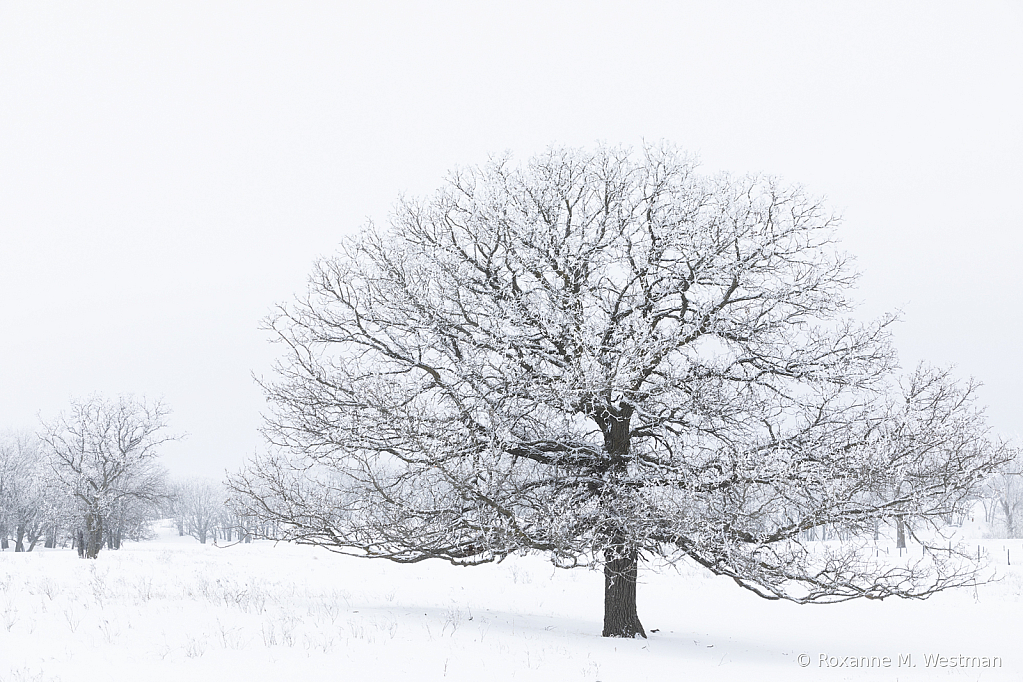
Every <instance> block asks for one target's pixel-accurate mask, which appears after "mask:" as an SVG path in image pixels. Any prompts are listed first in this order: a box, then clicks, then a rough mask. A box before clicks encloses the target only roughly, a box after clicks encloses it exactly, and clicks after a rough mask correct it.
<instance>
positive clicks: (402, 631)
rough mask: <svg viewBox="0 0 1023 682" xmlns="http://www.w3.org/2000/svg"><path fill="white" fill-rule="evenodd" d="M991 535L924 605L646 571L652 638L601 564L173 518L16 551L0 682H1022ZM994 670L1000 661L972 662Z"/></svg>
mask: <svg viewBox="0 0 1023 682" xmlns="http://www.w3.org/2000/svg"><path fill="white" fill-rule="evenodd" d="M975 543H976V544H978V545H980V546H982V547H984V548H986V549H987V551H989V552H990V554H991V556H992V557H993V559H994V564H995V566H996V568H997V569H998V571H999V573H1000V574H1001V575H1003V576H1004V579H1003V580H1001V581H1000V582H998V583H995V584H990V585H985V586H982V587H981V588H978V589H976V590H961V591H957V592H952V593H946V594H941V595H938V596H936V597H933V598H931V599H929V600H926V601H912V602H909V601H899V600H886V601H884V602H866V601H858V602H849V603H844V604H837V605H831V606H798V605H795V604H790V603H779V602H768V601H765V600H763V599H760V598H759V597H756V596H755V595H752V594H750V593H748V592H746V591H744V590H742V589H740V588H738V587H736V586H735V585H734V584H733V583H731V582H730V581H729V580H727V579H722V578H717V577H714V576H711V575H710V574H708V573H707V572H706V571H703V570H702V569H697V568H695V567H689V566H680V567H664V568H661V569H659V570H657V569H655V568H652V567H650V566H649V565H647V566H644V567H641V576H640V580H641V583H642V584H641V585H640V587H639V609H640V618H641V619H642V621H643V624H644V626H645V627H646V628H647V631H648V632H649V633H650V639H648V640H641V639H637V640H615V639H603V638H601V637H600V636H599V635H600V629H601V617H602V602H601V599H602V592H601V590H602V576H601V574H600V573H598V572H595V571H588V570H574V571H565V570H557V569H554V568H553V567H551V566H550V565H549V564H547V563H545V562H544V560H543V559H542V558H540V557H525V558H512V559H509V560H507V561H505V562H504V563H502V564H500V565H490V566H480V567H475V568H456V567H453V566H450V565H447V564H444V563H441V562H425V563H421V564H416V565H411V566H401V565H396V564H390V563H387V562H383V561H366V560H358V559H352V558H348V557H341V556H338V555H334V554H331V553H329V552H327V551H325V550H322V549H317V548H310V547H298V546H293V545H285V544H280V545H274V544H271V543H254V544H251V545H236V546H233V547H227V548H217V547H213V546H209V545H205V546H204V545H200V544H198V543H197V542H196V541H194V540H192V539H190V538H177V537H175V535H174V533H173V532H172V529H170V528H168V527H166V526H164V527H162V528H161V533H160V535H159V536H158V537H157V539H156V540H154V541H151V542H143V543H128V544H127V545H126V546H125V547H124V548H123V549H121V550H120V551H103V552H101V554H100V557H99V559H98V560H96V561H82V560H79V559H78V558H77V556H76V555H75V554H74V552H72V551H70V550H52V551H47V550H38V549H37V550H36V551H34V552H31V553H23V554H15V553H13V552H11V551H7V552H3V553H2V554H0V680H4V681H7V680H11V681H16V680H17V681H21V680H63V681H64V682H83V681H89V680H104V681H120V680H125V681H127V680H147V681H148V680H173V681H174V682H180V681H181V680H215V681H217V682H229V681H231V680H240V681H241V680H244V681H245V682H255V681H257V680H273V681H274V682H281V681H282V680H303V682H315V681H318V680H331V681H336V680H364V679H365V680H369V679H373V680H406V679H415V680H444V679H450V680H473V681H487V682H489V681H491V680H558V681H559V682H562V681H564V680H603V681H605V682H611V681H618V680H697V679H698V680H757V681H758V682H760V681H762V680H795V681H797V682H799V681H804V680H805V681H806V682H810V681H815V680H1021V679H1023V647H1021V646H1020V641H1021V634H1023V617H1021V616H1023V571H1020V570H1019V569H1017V568H1016V567H1015V566H1007V565H1006V553H1005V550H1006V549H1008V551H1009V552H1010V554H1009V557H1010V558H1011V559H1012V560H1014V561H1015V560H1016V557H1018V561H1019V563H1020V564H1023V543H1021V542H1020V541H1019V540H1014V541H1002V540H988V541H975ZM937 656H942V657H944V659H938V658H936V657H937ZM960 656H962V657H963V658H959V657H960ZM985 659H986V661H985ZM996 659H997V660H996ZM984 662H987V663H990V664H994V665H998V666H1000V667H990V668H978V667H966V668H962V667H958V666H959V665H960V664H963V665H970V664H971V663H972V664H974V665H976V664H978V663H980V664H983V663H984ZM842 663H844V665H840V664H842ZM942 663H943V664H944V665H941V664H942ZM853 664H865V665H866V666H867V667H851V666H852V665H853ZM886 664H887V665H886ZM953 664H955V665H956V666H957V667H951V666H952V665H953Z"/></svg>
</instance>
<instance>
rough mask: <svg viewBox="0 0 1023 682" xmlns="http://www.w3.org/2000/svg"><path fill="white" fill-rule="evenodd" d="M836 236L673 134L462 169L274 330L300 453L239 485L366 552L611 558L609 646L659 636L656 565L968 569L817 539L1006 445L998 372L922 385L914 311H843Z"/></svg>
mask: <svg viewBox="0 0 1023 682" xmlns="http://www.w3.org/2000/svg"><path fill="white" fill-rule="evenodd" d="M836 226H837V221H836V219H835V217H834V216H833V215H832V214H831V213H830V212H829V211H828V210H827V209H826V208H825V207H824V205H823V204H822V203H821V202H820V201H819V200H818V199H816V198H814V197H811V196H808V195H807V194H806V193H804V191H802V190H801V189H800V188H798V187H793V186H788V185H785V184H782V183H780V182H778V181H776V180H775V179H773V178H770V177H761V176H743V177H732V176H727V175H718V176H705V175H701V174H699V173H697V172H696V169H695V164H694V163H693V162H692V160H691V159H690V158H689V157H687V156H686V155H684V154H683V153H681V152H679V151H677V150H675V149H674V148H671V147H668V146H651V147H647V148H645V149H643V150H641V151H640V152H639V153H632V152H629V151H628V150H620V149H614V148H600V149H597V150H596V151H592V152H590V151H584V150H575V149H561V148H555V149H551V150H549V151H548V152H547V153H545V154H543V155H540V156H538V157H536V158H534V159H532V160H531V161H529V162H528V163H526V164H524V165H521V166H519V165H515V164H513V163H512V162H511V161H510V160H509V159H508V158H504V157H502V158H496V159H492V160H491V161H490V162H489V163H487V164H486V165H484V166H482V167H474V168H468V169H465V170H462V171H458V172H456V173H454V174H452V175H451V176H450V177H449V179H448V181H447V182H446V184H445V185H444V187H443V188H441V189H440V190H439V191H437V192H436V193H435V194H434V195H432V196H430V197H428V198H426V199H423V200H413V199H402V200H400V201H399V202H398V203H397V204H396V206H395V208H394V212H393V215H392V216H391V217H390V219H389V221H388V224H387V225H386V226H384V227H377V226H374V225H369V226H368V227H367V228H366V229H364V230H363V231H362V232H361V233H359V234H358V235H357V236H355V237H353V238H350V239H348V240H346V241H345V242H344V244H343V246H342V247H341V251H340V253H339V254H338V255H336V256H334V257H331V258H325V259H322V260H321V261H320V262H319V263H318V264H317V265H316V268H315V270H314V272H313V274H312V277H311V280H310V284H309V289H308V292H307V293H306V294H305V295H304V296H302V297H300V298H299V299H297V300H296V301H294V302H293V303H289V304H285V305H281V306H279V307H278V308H277V310H276V312H275V313H274V314H273V315H272V316H271V317H270V318H269V319H268V327H269V328H270V329H272V330H273V331H274V332H275V333H276V334H277V338H278V340H279V341H280V342H281V343H283V344H284V348H285V350H286V352H285V355H284V358H283V359H282V360H281V361H280V362H279V364H278V366H277V370H276V371H277V374H276V377H275V378H273V379H271V380H269V381H266V382H264V386H265V389H266V391H267V395H268V397H269V399H270V401H271V404H272V409H273V412H272V414H271V415H270V416H269V418H268V424H267V427H266V433H267V435H268V437H269V439H270V440H271V441H272V443H274V444H275V445H276V446H279V448H278V449H276V450H275V451H274V454H272V455H268V456H266V457H261V458H257V459H255V460H253V461H252V462H251V463H250V465H249V466H248V467H247V469H246V470H244V471H242V472H241V473H239V474H238V475H236V476H234V477H233V478H232V480H231V481H230V484H231V486H232V487H233V488H234V490H235V491H236V493H238V494H237V495H236V498H235V503H236V504H237V505H238V506H239V508H240V509H241V511H242V512H243V513H245V514H247V515H249V516H253V517H256V518H258V519H260V520H261V521H263V522H272V523H274V524H276V527H277V528H278V529H279V532H280V533H281V534H283V536H284V537H287V538H290V539H293V540H296V541H298V542H305V543H312V544H318V545H323V546H326V547H329V548H331V549H333V550H336V551H339V552H344V553H350V554H356V555H359V556H367V557H378V558H385V559H390V560H393V561H398V562H415V561H420V560H423V559H429V558H441V559H446V560H448V561H451V562H453V563H456V564H479V563H483V562H489V561H495V560H500V559H502V558H504V557H506V556H508V555H509V554H511V553H515V552H531V551H533V552H544V553H547V554H549V556H550V557H551V558H552V559H553V561H554V562H555V563H556V564H558V565H560V566H575V565H581V564H590V565H594V564H596V565H602V567H603V571H604V576H605V595H604V600H605V601H604V604H605V610H604V631H603V634H604V635H605V636H624V637H631V636H635V635H637V634H639V635H644V636H645V633H644V630H643V627H642V625H641V624H640V620H639V617H638V615H637V610H636V576H637V567H638V564H639V561H640V559H641V558H643V557H646V556H650V555H660V556H663V557H665V558H667V559H669V560H676V559H680V558H682V557H689V558H690V559H692V560H694V561H696V562H698V563H699V564H702V565H703V566H705V567H707V568H708V569H710V570H711V571H713V572H714V573H716V574H719V575H725V576H730V577H731V578H733V579H734V580H735V582H736V583H738V584H739V585H741V586H742V587H745V588H748V589H750V590H753V591H754V592H756V593H757V594H759V595H761V596H764V597H767V598H771V599H776V598H784V599H791V600H795V601H799V602H829V601H839V600H844V599H850V598H854V597H869V598H883V597H887V596H900V597H919V596H926V595H927V594H930V593H931V592H933V591H935V590H940V589H944V588H947V587H951V586H955V585H962V584H969V583H970V582H971V581H973V580H974V579H975V578H976V567H974V566H972V565H970V564H968V563H964V561H965V558H964V557H963V556H960V555H957V554H956V553H954V552H953V553H945V554H943V555H940V556H933V557H928V558H927V560H926V561H923V562H917V563H915V564H905V565H903V564H898V565H887V564H883V563H879V562H878V561H876V560H875V559H874V558H873V557H872V554H873V552H870V553H868V552H866V551H864V548H863V547H862V546H860V545H859V544H858V543H856V542H848V543H844V544H842V545H841V546H822V545H820V544H819V543H807V542H804V541H803V540H802V538H803V537H804V536H805V533H806V531H808V530H810V529H812V528H815V527H818V526H821V525H824V524H828V525H829V526H831V527H832V528H834V529H837V530H839V531H840V532H843V533H844V534H849V535H857V534H863V533H864V532H865V531H867V530H870V531H873V529H874V527H875V523H876V522H878V521H880V522H884V523H891V524H895V523H902V524H905V525H906V527H908V528H910V529H911V530H912V529H917V528H919V526H920V524H921V523H922V522H924V521H927V520H929V519H937V518H939V517H941V516H942V515H946V514H949V513H951V512H953V511H955V510H956V509H957V508H958V507H959V506H960V505H961V504H962V503H963V500H964V497H965V496H966V495H967V494H968V493H969V492H970V491H971V490H973V489H974V488H975V487H976V485H977V484H978V482H979V481H980V480H981V479H983V477H984V476H986V475H987V474H988V473H989V472H990V471H992V470H993V469H994V468H995V467H997V466H998V464H999V463H1000V462H1001V461H1002V460H1003V459H1004V458H1005V448H1004V446H1003V445H1001V444H1000V443H998V442H995V441H994V440H992V439H990V438H989V437H988V436H987V433H986V429H985V426H984V423H983V420H982V418H981V414H980V412H979V411H978V410H977V409H976V408H975V407H974V405H973V392H974V387H973V385H971V384H965V385H960V384H957V383H956V382H955V381H953V380H952V379H951V378H950V377H949V376H948V374H947V373H946V372H943V371H937V370H931V369H926V368H921V369H918V370H916V371H915V372H912V373H910V374H909V375H907V376H904V377H901V378H899V377H897V376H896V375H895V371H896V366H897V362H896V358H895V355H894V352H893V350H892V348H891V347H890V345H889V335H888V326H889V325H890V324H891V322H892V318H890V317H886V318H884V319H881V320H879V321H876V322H873V323H868V324H859V323H856V322H853V321H851V320H850V319H847V318H848V315H849V313H850V311H851V306H850V299H849V292H850V289H851V287H852V286H853V284H854V282H855V279H856V273H855V271H854V270H853V269H852V267H851V265H850V260H849V258H847V257H846V256H845V255H843V253H842V252H841V251H840V250H839V249H838V248H837V247H836V244H835V228H836Z"/></svg>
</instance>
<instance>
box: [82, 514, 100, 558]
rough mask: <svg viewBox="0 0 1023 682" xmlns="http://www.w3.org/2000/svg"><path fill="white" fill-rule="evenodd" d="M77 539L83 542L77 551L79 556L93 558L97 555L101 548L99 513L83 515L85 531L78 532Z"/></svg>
mask: <svg viewBox="0 0 1023 682" xmlns="http://www.w3.org/2000/svg"><path fill="white" fill-rule="evenodd" d="M83 536H84V537H83ZM78 539H79V542H82V543H83V544H84V546H83V547H82V548H81V549H79V551H78V555H79V556H80V557H82V558H84V559H95V558H96V557H97V556H99V551H100V550H101V549H102V548H103V521H102V518H101V517H100V515H99V514H86V515H85V532H84V533H79V535H78Z"/></svg>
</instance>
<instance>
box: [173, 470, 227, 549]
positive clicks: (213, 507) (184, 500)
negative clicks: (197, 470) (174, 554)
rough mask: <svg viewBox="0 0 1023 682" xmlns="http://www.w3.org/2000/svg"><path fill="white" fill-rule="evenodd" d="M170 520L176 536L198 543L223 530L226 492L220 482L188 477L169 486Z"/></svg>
mask: <svg viewBox="0 0 1023 682" xmlns="http://www.w3.org/2000/svg"><path fill="white" fill-rule="evenodd" d="M172 496H173V514H174V521H175V524H176V525H177V527H178V532H179V534H180V535H190V536H192V537H193V538H195V539H196V540H198V541H199V542H201V543H202V544H206V541H207V540H208V539H210V538H213V539H216V537H217V533H218V532H222V531H223V530H224V526H225V524H226V523H228V521H227V505H226V499H227V492H226V490H225V489H224V486H223V484H221V483H219V482H217V481H212V480H210V479H206V478H189V479H186V480H183V481H179V482H177V483H176V484H174V486H173V487H172Z"/></svg>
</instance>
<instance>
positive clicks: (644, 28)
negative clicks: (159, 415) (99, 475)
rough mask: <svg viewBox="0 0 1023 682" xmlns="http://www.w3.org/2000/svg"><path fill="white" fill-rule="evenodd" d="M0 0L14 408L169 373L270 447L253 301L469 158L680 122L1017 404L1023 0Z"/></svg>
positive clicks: (928, 338)
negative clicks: (805, 215)
mask: <svg viewBox="0 0 1023 682" xmlns="http://www.w3.org/2000/svg"><path fill="white" fill-rule="evenodd" d="M501 5H503V8H502V7H498V3H487V2H479V1H478V0H477V1H476V2H464V3H453V2H429V3H424V2H408V3H384V2H380V3H368V2H367V3H354V2H351V3H349V2H299V1H295V0H290V1H288V2H274V3H270V2H236V3H229V2H209V1H208V0H203V1H201V2H190V1H184V0H174V1H173V2H155V1H152V2H147V1H139V0H131V1H130V2H89V3H79V2H75V3H72V2H45V3H43V2H18V3H12V2H7V1H6V0H0V428H11V429H30V430H34V429H37V428H38V424H39V419H40V418H42V419H49V418H52V417H53V416H55V415H56V414H57V412H59V411H60V410H61V409H62V408H63V407H64V406H66V405H67V403H68V401H69V399H70V398H71V397H72V396H87V395H89V394H91V393H93V392H100V393H104V394H107V395H110V396H116V395H117V394H119V393H133V394H136V395H145V396H148V397H162V398H164V399H165V400H166V402H167V403H168V405H169V406H170V407H171V408H172V409H173V415H172V417H171V423H172V426H173V428H174V430H176V431H178V432H187V433H188V434H189V435H188V437H187V438H186V439H184V440H182V441H180V442H178V443H175V444H172V445H170V446H168V447H167V448H166V450H165V463H166V464H167V466H168V467H169V468H170V470H171V472H172V473H174V474H177V475H185V474H191V473H195V474H201V475H210V476H216V477H219V476H221V475H222V473H223V471H224V469H225V468H226V469H231V470H234V469H236V468H237V467H238V466H239V465H240V464H241V463H242V461H243V459H244V458H245V457H246V456H247V455H250V454H251V453H252V452H253V451H255V450H256V449H258V448H260V447H261V446H260V438H259V436H258V434H257V427H258V426H259V423H260V416H259V415H260V411H261V410H263V409H264V406H265V404H264V401H263V398H262V394H261V392H260V390H259V388H258V387H257V386H256V384H255V383H254V381H253V379H252V375H253V374H256V375H266V374H267V372H268V369H269V365H270V362H271V360H272V359H273V358H274V356H275V354H276V352H277V349H276V347H274V346H272V345H270V344H269V343H268V337H267V335H266V334H265V333H264V332H261V331H259V329H258V323H259V320H260V318H261V317H263V316H264V315H265V314H266V313H267V312H268V311H269V309H270V307H271V305H272V304H273V303H274V302H276V301H281V300H286V299H288V298H290V297H291V296H293V295H294V294H295V293H297V292H299V291H300V290H301V289H302V288H303V287H304V284H305V280H306V276H307V274H308V273H309V271H310V268H311V265H312V262H313V260H314V259H315V258H316V257H317V256H320V255H328V254H331V253H332V252H333V251H334V250H335V248H336V245H337V243H338V241H339V239H340V238H341V236H342V235H344V234H346V233H348V232H351V231H354V230H356V229H357V228H358V227H360V226H361V225H362V224H363V223H364V222H365V220H366V219H367V218H368V217H374V218H376V219H378V220H382V219H384V218H385V217H386V214H387V211H388V208H389V206H390V205H391V203H392V202H393V201H394V199H395V198H396V197H397V196H398V195H399V194H401V193H406V194H412V195H416V194H425V193H428V192H430V191H432V190H433V189H435V188H436V187H438V186H439V185H440V183H441V180H442V177H443V175H444V174H445V172H446V171H447V170H449V169H451V168H452V167H454V166H456V165H459V164H461V165H466V164H474V163H479V162H483V161H484V160H485V159H486V157H487V155H488V154H490V153H499V152H502V151H505V150H508V151H511V152H512V153H513V154H514V155H515V156H516V157H517V158H520V159H524V158H526V157H528V156H529V155H531V154H533V153H535V152H537V151H539V150H542V149H543V148H544V147H546V146H547V145H549V144H551V143H566V144H571V145H586V146H590V145H593V144H595V143H596V142H597V141H604V142H608V143H615V144H617V143H621V144H629V145H637V144H640V143H641V142H642V140H650V141H655V140H660V139H666V140H669V141H672V142H675V143H677V144H679V145H681V146H683V147H685V148H688V149H690V150H692V151H694V152H696V153H698V154H699V155H700V157H701V158H702V160H703V163H704V166H705V167H706V168H707V169H708V170H714V171H716V170H729V171H734V172H737V173H743V172H747V171H766V172H769V173H773V174H777V175H779V176H781V177H783V178H784V179H786V180H789V181H792V182H799V183H802V184H803V185H805V186H806V187H807V188H809V189H810V190H811V191H812V192H814V193H817V194H822V195H826V196H827V197H828V200H829V203H830V205H831V206H832V207H834V208H835V209H837V210H839V211H840V212H841V213H842V214H843V215H844V218H845V222H844V226H843V233H844V238H843V239H844V244H845V248H846V249H847V250H848V251H850V252H852V253H853V254H855V255H856V256H857V258H858V265H859V269H860V270H861V271H862V272H863V279H862V281H861V286H860V288H859V291H858V294H857V296H858V297H859V298H860V299H861V300H863V301H864V305H863V309H862V314H863V316H865V317H866V316H875V315H877V314H880V313H881V312H883V311H886V310H895V309H901V310H902V311H903V320H904V321H903V322H902V323H901V324H900V325H899V326H898V329H897V331H896V342H897V345H898V347H899V349H900V353H901V356H902V358H903V365H904V366H905V367H912V366H913V365H914V364H915V363H916V362H917V361H918V360H921V359H927V360H930V361H932V362H934V363H936V364H952V363H954V364H955V365H956V366H957V368H958V369H957V371H958V373H959V374H960V375H961V376H963V377H966V376H971V375H972V376H974V377H976V378H977V379H979V380H981V381H983V382H984V384H985V387H984V389H983V392H982V398H983V400H984V401H985V402H986V403H987V404H988V406H989V408H988V413H989V416H990V421H991V423H992V425H993V426H994V427H995V428H996V429H997V430H999V431H1001V432H1003V433H1005V434H1007V435H1013V434H1016V433H1018V432H1020V431H1023V361H1021V359H1020V353H1021V335H1023V334H1021V332H1023V294H1021V292H1020V284H1021V282H1023V275H1021V273H1020V266H1019V261H1020V257H1021V256H1023V217H1021V216H1023V211H1021V208H1020V204H1021V203H1023V2H1021V1H1020V0H1003V1H1000V2H981V1H971V2H934V1H928V2H891V1H889V0H886V1H884V2H865V1H856V2H819V1H810V2H764V1H756V2H719V1H717V0H714V1H712V0H707V1H706V2H679V1H677V0H673V1H664V2H622V3H606V2H592V1H591V2H556V1H553V0H549V1H545V2H517V3H501Z"/></svg>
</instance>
